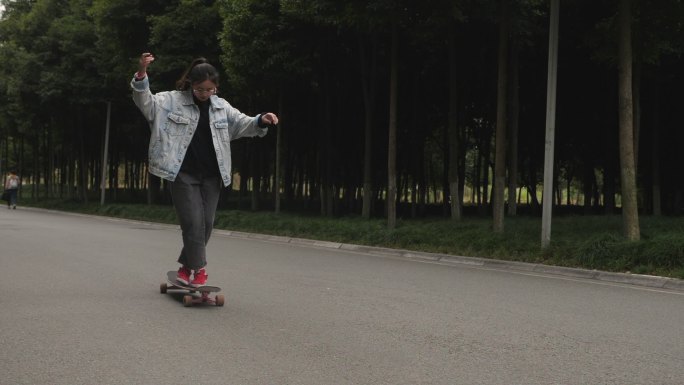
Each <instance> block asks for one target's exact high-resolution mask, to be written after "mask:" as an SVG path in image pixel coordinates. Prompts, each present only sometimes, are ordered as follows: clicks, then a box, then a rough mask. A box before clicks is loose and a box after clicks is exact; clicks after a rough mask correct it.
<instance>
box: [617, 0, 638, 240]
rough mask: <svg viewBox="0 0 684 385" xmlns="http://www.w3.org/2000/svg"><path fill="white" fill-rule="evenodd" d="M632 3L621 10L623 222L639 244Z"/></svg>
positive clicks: (627, 0) (628, 0)
mask: <svg viewBox="0 0 684 385" xmlns="http://www.w3.org/2000/svg"><path fill="white" fill-rule="evenodd" d="M631 25H632V1H631V0H620V4H619V9H618V30H619V34H618V36H619V41H618V78H619V95H618V100H619V116H620V173H621V174H620V181H621V186H622V222H623V227H624V232H625V237H627V239H629V240H630V241H638V240H639V238H640V234H639V233H640V231H639V212H638V206H637V188H636V168H635V160H634V118H633V108H634V103H633V99H632V27H631Z"/></svg>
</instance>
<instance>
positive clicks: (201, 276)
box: [190, 268, 209, 287]
mask: <svg viewBox="0 0 684 385" xmlns="http://www.w3.org/2000/svg"><path fill="white" fill-rule="evenodd" d="M208 277H209V276H208V275H207V271H206V270H205V269H204V268H201V269H199V270H195V277H194V279H193V280H192V282H190V286H193V287H200V286H206V285H207V278H208Z"/></svg>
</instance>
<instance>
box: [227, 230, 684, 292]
mask: <svg viewBox="0 0 684 385" xmlns="http://www.w3.org/2000/svg"><path fill="white" fill-rule="evenodd" d="M214 232H215V233H218V234H222V235H225V236H229V237H235V238H243V239H254V240H261V241H268V242H278V243H290V244H294V245H300V246H308V247H320V248H328V249H338V250H345V251H353V252H358V253H363V254H368V255H376V256H381V257H393V258H401V259H406V260H413V261H422V262H432V263H438V264H444V265H454V266H456V265H468V266H476V267H481V268H486V269H492V270H510V271H516V272H527V273H539V274H549V275H557V276H562V277H568V278H579V279H588V280H595V281H602V282H610V283H619V284H626V285H633V286H641V287H647V288H654V289H666V290H675V291H682V292H684V280H682V279H677V278H668V277H659V276H655V275H642V274H630V273H613V272H607V271H600V270H587V269H579V268H573V267H563V266H552V265H544V264H539V263H528V262H517V261H504V260H498V259H489V258H480V257H465V256H456V255H449V254H437V253H428V252H421V251H408V250H400V249H389V248H384V247H375V246H363V245H354V244H349V243H339V242H329V241H317V240H312V239H305V238H291V237H283V236H277V235H264V234H256V233H245V232H241V231H229V230H214Z"/></svg>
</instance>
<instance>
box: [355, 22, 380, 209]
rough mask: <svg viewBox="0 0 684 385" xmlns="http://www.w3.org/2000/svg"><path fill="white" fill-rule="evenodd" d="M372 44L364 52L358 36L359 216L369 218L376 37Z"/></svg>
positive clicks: (370, 207)
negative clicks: (361, 126) (361, 140)
mask: <svg viewBox="0 0 684 385" xmlns="http://www.w3.org/2000/svg"><path fill="white" fill-rule="evenodd" d="M371 41H372V46H371V48H370V49H369V50H368V53H369V54H370V58H368V56H369V55H368V54H366V48H365V45H364V40H363V38H362V37H361V36H359V53H360V59H361V81H362V84H361V87H362V91H363V105H364V108H365V111H364V112H365V115H364V123H365V125H364V144H363V206H362V208H361V216H362V217H363V218H364V219H370V217H371V212H372V205H373V116H374V112H375V96H376V93H375V87H376V81H375V78H376V74H377V67H378V66H377V64H378V60H377V59H378V54H377V52H378V50H377V39H376V38H375V37H373V38H372V40H371Z"/></svg>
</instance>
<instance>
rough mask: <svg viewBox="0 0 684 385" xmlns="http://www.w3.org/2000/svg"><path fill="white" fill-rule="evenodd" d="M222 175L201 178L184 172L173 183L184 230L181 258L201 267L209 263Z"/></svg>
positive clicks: (174, 198)
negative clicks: (207, 251) (207, 253)
mask: <svg viewBox="0 0 684 385" xmlns="http://www.w3.org/2000/svg"><path fill="white" fill-rule="evenodd" d="M220 182H221V180H220V178H218V177H217V178H201V177H197V176H193V175H190V174H187V173H184V172H180V173H179V174H178V176H177V177H176V180H175V181H174V182H173V183H172V184H171V195H172V197H173V205H174V207H175V209H176V215H177V216H178V219H179V221H180V225H181V230H182V232H183V249H182V251H181V253H180V256H179V257H178V262H179V263H180V264H182V265H183V266H185V267H187V268H189V269H191V270H198V269H201V268H203V267H204V266H206V264H207V257H206V245H207V242H208V241H209V237H210V236H211V230H212V228H213V223H214V216H215V213H216V206H217V204H218V198H219V195H220V193H221V183H220Z"/></svg>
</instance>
